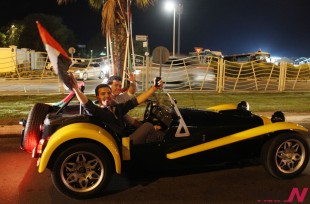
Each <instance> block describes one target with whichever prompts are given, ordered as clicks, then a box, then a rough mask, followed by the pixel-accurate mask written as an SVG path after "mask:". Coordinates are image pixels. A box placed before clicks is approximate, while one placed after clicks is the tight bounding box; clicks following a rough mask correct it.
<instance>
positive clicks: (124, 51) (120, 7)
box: [57, 0, 157, 78]
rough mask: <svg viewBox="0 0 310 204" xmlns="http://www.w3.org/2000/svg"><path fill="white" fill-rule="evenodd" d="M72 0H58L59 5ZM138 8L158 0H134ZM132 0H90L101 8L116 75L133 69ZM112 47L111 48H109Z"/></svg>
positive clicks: (105, 34) (92, 6) (102, 26)
mask: <svg viewBox="0 0 310 204" xmlns="http://www.w3.org/2000/svg"><path fill="white" fill-rule="evenodd" d="M70 1H72V0H57V3H58V4H59V5H61V4H65V3H68V2H70ZM133 1H134V4H135V5H136V6H137V7H138V8H146V7H148V6H150V5H154V3H155V2H156V1H157V0H133ZM131 2H132V1H131V0H88V3H89V5H90V6H91V8H93V9H95V10H101V16H102V21H101V28H102V34H103V35H104V36H106V39H107V42H108V43H107V49H108V51H110V53H111V58H112V65H113V67H114V74H115V75H119V76H120V75H122V74H123V76H124V73H125V72H124V70H125V69H127V68H128V69H129V71H130V70H131V61H130V60H131V58H130V56H131V54H132V53H133V50H132V49H131V46H130V44H131V37H132V32H131V4H132V3H131ZM109 45H111V46H109ZM109 48H110V50H109ZM123 78H124V77H123Z"/></svg>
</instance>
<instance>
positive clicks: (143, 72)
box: [0, 51, 310, 94]
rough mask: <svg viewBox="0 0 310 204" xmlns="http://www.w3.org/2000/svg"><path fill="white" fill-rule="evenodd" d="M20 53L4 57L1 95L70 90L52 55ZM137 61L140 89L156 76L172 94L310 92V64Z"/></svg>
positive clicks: (0, 67) (211, 59) (208, 59)
mask: <svg viewBox="0 0 310 204" xmlns="http://www.w3.org/2000/svg"><path fill="white" fill-rule="evenodd" d="M20 54H21V55H25V56H27V57H25V56H23V57H22V56H18V55H16V56H7V57H5V58H0V94H1V93H4V92H5V93H7V92H10V91H11V92H28V93H30V92H35V93H44V92H46V91H48V92H49V93H50V92H52V93H61V92H64V89H63V88H62V85H61V82H59V80H58V78H57V76H56V75H55V74H54V72H53V71H52V70H51V69H50V68H51V67H50V64H49V61H48V58H47V54H46V53H41V52H40V53H39V52H29V51H26V52H24V53H20ZM18 59H23V60H18ZM75 60H76V59H75ZM88 60H89V59H88ZM102 60H108V59H102ZM134 62H135V63H134V70H135V74H136V79H137V81H138V85H139V86H138V87H139V91H143V90H146V89H147V88H148V87H149V86H150V85H151V83H152V80H153V78H154V77H156V76H161V77H162V79H163V81H164V82H165V85H164V88H165V89H167V90H169V91H204V92H205V91H208V92H217V93H222V92H285V91H295V92H308V91H310V64H309V63H304V64H300V65H293V64H290V63H287V62H285V61H283V62H280V63H277V64H275V63H267V62H265V63H263V62H259V61H251V62H245V63H240V62H230V61H225V60H223V58H218V57H208V56H204V57H203V58H197V57H195V56H194V57H184V58H180V59H176V60H169V61H168V62H166V63H164V64H156V63H153V62H152V58H145V57H144V56H134ZM8 70H9V71H8ZM110 73H113V72H112V71H111V72H110ZM34 79H38V80H40V81H39V82H38V83H37V84H36V85H33V83H31V81H29V80H34ZM27 80H28V81H27ZM97 83H98V82H97ZM99 83H101V82H99ZM92 90H93V89H90V90H89V91H92Z"/></svg>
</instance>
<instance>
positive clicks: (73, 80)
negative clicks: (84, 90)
mask: <svg viewBox="0 0 310 204" xmlns="http://www.w3.org/2000/svg"><path fill="white" fill-rule="evenodd" d="M68 75H69V82H70V84H71V86H72V89H75V90H78V89H79V86H78V83H77V80H76V79H75V77H74V76H73V74H72V72H69V73H68Z"/></svg>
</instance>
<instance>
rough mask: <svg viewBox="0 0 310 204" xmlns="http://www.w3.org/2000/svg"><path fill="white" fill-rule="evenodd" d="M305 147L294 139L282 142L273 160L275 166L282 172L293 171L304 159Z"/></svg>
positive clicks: (298, 167)
mask: <svg viewBox="0 0 310 204" xmlns="http://www.w3.org/2000/svg"><path fill="white" fill-rule="evenodd" d="M305 154H306V151H305V147H304V145H303V144H302V143H301V142H300V141H299V140H296V139H291V140H287V141H285V142H283V143H282V144H281V145H280V146H279V147H278V149H277V151H276V155H275V161H276V165H277V168H278V169H279V170H280V171H281V172H283V173H286V174H287V173H288V174H289V173H294V172H296V171H297V170H299V169H300V167H301V166H302V165H303V163H304V161H305Z"/></svg>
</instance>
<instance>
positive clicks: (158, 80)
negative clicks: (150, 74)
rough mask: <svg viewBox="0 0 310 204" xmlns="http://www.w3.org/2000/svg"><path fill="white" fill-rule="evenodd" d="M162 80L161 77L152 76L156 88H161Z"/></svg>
mask: <svg viewBox="0 0 310 204" xmlns="http://www.w3.org/2000/svg"><path fill="white" fill-rule="evenodd" d="M163 85H164V84H163V81H162V79H161V77H155V78H154V87H155V88H156V89H161V88H163Z"/></svg>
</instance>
